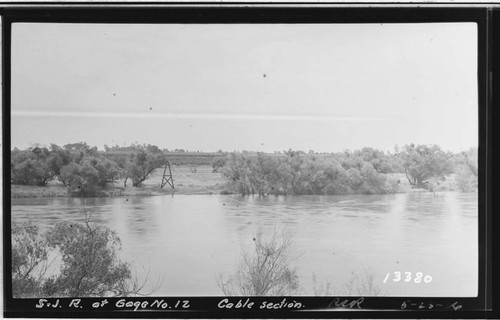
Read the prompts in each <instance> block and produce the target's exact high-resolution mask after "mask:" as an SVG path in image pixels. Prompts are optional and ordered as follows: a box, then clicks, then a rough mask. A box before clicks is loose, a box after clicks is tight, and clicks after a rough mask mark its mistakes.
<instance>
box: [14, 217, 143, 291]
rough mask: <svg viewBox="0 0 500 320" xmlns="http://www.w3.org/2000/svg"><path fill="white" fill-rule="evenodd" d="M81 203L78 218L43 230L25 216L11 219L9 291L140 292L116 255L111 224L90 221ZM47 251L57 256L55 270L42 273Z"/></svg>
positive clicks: (116, 239) (140, 285)
mask: <svg viewBox="0 0 500 320" xmlns="http://www.w3.org/2000/svg"><path fill="white" fill-rule="evenodd" d="M91 217H92V211H91V210H87V209H84V212H83V218H82V223H69V222H61V223H58V224H56V225H55V226H54V227H53V228H51V229H49V230H48V231H47V232H45V233H43V234H42V233H40V232H39V229H38V227H36V226H34V225H33V224H31V223H30V222H28V223H24V224H22V225H13V228H12V230H13V237H12V240H13V241H12V279H13V287H12V289H13V295H14V297H16V298H23V297H70V296H71V297H91V296H109V295H115V296H128V295H136V294H141V291H142V290H143V288H144V286H145V284H146V282H147V280H148V279H147V277H148V275H149V273H148V275H146V278H145V279H144V281H143V282H142V283H140V282H139V281H138V279H137V277H136V276H134V275H133V273H132V272H131V270H130V265H129V264H128V263H125V262H122V261H121V260H120V259H119V258H118V255H117V252H118V251H119V250H120V248H121V247H120V239H119V237H118V236H117V234H116V233H115V232H114V231H112V230H111V229H109V228H107V227H104V226H99V225H96V224H94V223H91ZM49 254H52V255H57V256H59V257H60V260H61V261H60V267H59V270H58V272H56V273H55V274H53V275H51V276H49V277H46V276H45V272H46V270H47V266H48V265H49V263H48V261H47V258H48V256H49Z"/></svg>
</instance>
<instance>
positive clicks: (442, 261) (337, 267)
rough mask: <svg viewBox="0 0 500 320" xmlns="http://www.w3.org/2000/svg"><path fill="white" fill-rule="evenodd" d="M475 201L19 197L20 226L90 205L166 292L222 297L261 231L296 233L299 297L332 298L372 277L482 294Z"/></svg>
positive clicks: (416, 196) (393, 287)
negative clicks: (224, 283)
mask: <svg viewBox="0 0 500 320" xmlns="http://www.w3.org/2000/svg"><path fill="white" fill-rule="evenodd" d="M477 203H478V199H477V194H476V193H453V192H449V193H438V194H436V195H433V194H431V193H408V194H392V195H342V196H269V197H257V196H255V197H248V196H247V197H243V196H234V195H228V196H226V195H173V196H155V197H129V198H87V199H79V198H37V199H13V200H12V220H13V222H21V221H24V220H26V219H27V218H28V217H29V218H30V219H31V220H32V221H33V223H35V224H36V225H39V226H40V227H41V228H47V227H50V226H53V225H54V224H56V223H57V222H60V221H74V222H78V221H81V211H82V206H87V207H93V208H95V213H94V216H93V218H94V221H95V222H98V223H101V224H104V225H106V226H108V227H110V228H112V229H114V230H115V231H116V232H117V233H118V235H119V237H120V238H121V241H122V251H121V255H120V256H121V259H122V260H124V261H128V262H130V263H131V264H132V265H133V268H135V270H136V271H137V272H138V273H139V274H144V273H145V270H149V273H150V277H149V278H150V280H151V281H149V283H151V284H152V283H153V282H157V281H155V279H157V277H159V276H160V277H162V278H163V281H162V282H161V286H160V287H159V288H158V289H157V290H156V291H155V292H154V295H158V296H210V295H219V296H220V295H222V292H221V290H220V288H219V287H218V285H217V281H216V279H217V277H218V276H219V275H221V274H222V275H229V274H231V273H232V272H234V270H235V268H236V266H237V265H238V264H239V261H240V259H241V253H242V250H244V249H245V250H251V249H252V246H253V238H254V237H255V235H256V234H257V233H258V232H261V233H262V235H263V237H264V238H266V237H270V236H271V235H272V234H273V232H278V233H281V232H285V233H288V234H293V248H292V251H291V252H292V253H293V256H294V257H295V259H294V260H293V261H292V265H293V267H294V268H296V271H297V274H298V275H299V279H300V292H299V294H302V295H313V294H314V288H316V289H318V288H320V287H321V286H323V288H326V283H330V284H331V287H330V289H331V290H330V291H329V293H330V294H336V295H347V294H356V293H355V291H356V288H357V287H359V286H360V285H361V284H363V283H365V284H366V283H367V281H368V280H367V279H370V278H371V279H372V284H373V285H374V287H375V288H376V289H377V291H380V292H379V294H380V295H385V296H392V295H398V296H468V297H470V296H476V295H477V278H478V265H477V260H478V255H477V251H478V250H477V249H478V231H477V230H478V204H477ZM397 272H401V280H399V281H395V280H397V279H398V274H397ZM405 272H411V274H408V273H406V274H405ZM417 272H421V276H422V280H421V281H418V280H415V279H416V276H417ZM388 273H389V276H387V275H388ZM313 275H314V277H315V279H316V280H315V281H313ZM424 277H425V279H426V281H423V279H424ZM363 279H365V280H363ZM405 279H411V280H410V281H404V280H405ZM384 280H385V281H384ZM349 283H350V284H349ZM353 289H354V293H353V291H352V290H353ZM146 291H147V290H146ZM324 292H326V291H323V293H324Z"/></svg>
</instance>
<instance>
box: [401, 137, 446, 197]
mask: <svg viewBox="0 0 500 320" xmlns="http://www.w3.org/2000/svg"><path fill="white" fill-rule="evenodd" d="M401 157H402V159H403V166H404V169H405V174H406V178H407V179H408V181H409V182H410V184H411V185H412V186H415V187H425V184H426V183H427V181H428V180H429V179H430V178H434V177H435V178H439V179H443V178H444V176H445V175H446V174H449V173H452V166H451V161H450V155H448V154H447V153H445V152H444V151H443V150H441V148H440V147H439V146H437V145H417V146H415V145H414V144H411V145H407V146H405V147H404V148H403V150H402V152H401Z"/></svg>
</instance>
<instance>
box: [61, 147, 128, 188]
mask: <svg viewBox="0 0 500 320" xmlns="http://www.w3.org/2000/svg"><path fill="white" fill-rule="evenodd" d="M120 172H121V169H120V168H119V167H118V165H117V164H116V163H115V162H113V161H111V160H108V159H106V158H103V157H93V156H84V157H83V158H82V160H81V162H80V163H76V162H72V163H70V164H69V165H66V166H64V167H63V168H62V169H61V177H62V179H63V180H64V181H65V182H66V184H67V185H68V187H70V190H71V192H73V193H77V194H81V195H84V196H85V195H93V194H95V193H96V192H97V191H98V190H97V189H98V187H100V188H101V189H104V188H105V187H106V186H107V184H109V183H113V182H114V181H115V179H116V178H118V176H119V175H120Z"/></svg>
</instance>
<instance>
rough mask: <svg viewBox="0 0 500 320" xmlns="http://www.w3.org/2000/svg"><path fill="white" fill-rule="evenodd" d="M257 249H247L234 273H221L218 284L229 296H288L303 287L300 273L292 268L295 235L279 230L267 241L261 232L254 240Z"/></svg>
mask: <svg viewBox="0 0 500 320" xmlns="http://www.w3.org/2000/svg"><path fill="white" fill-rule="evenodd" d="M253 241H254V250H253V251H252V252H247V251H243V254H242V257H241V262H240V264H239V265H238V267H237V268H236V270H235V272H234V274H232V275H230V276H228V277H227V278H224V276H222V275H221V276H220V277H219V279H218V281H217V284H218V285H219V287H220V289H221V290H222V292H223V293H224V294H225V295H227V296H235V295H244V296H284V295H292V294H294V293H295V292H296V291H297V290H298V288H299V279H298V276H297V273H296V271H295V270H294V269H292V267H291V263H292V262H293V260H294V257H293V255H292V254H291V252H290V251H291V245H292V237H291V236H289V235H285V234H282V235H281V236H278V235H277V233H276V232H275V233H274V234H273V236H272V238H271V239H269V240H265V239H263V237H262V234H261V233H259V234H258V235H257V236H256V237H255V238H254V239H253Z"/></svg>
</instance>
